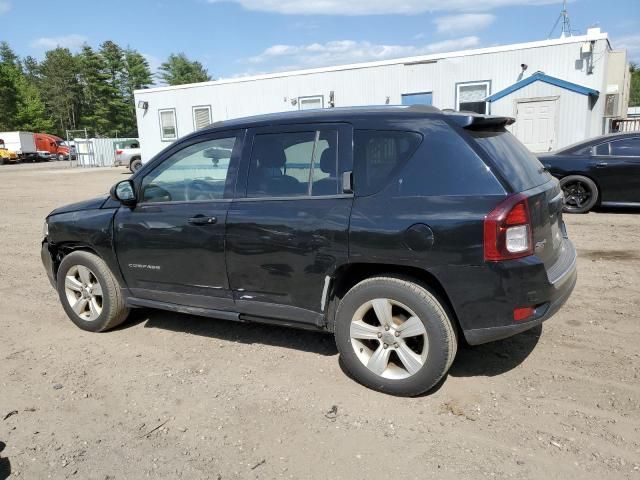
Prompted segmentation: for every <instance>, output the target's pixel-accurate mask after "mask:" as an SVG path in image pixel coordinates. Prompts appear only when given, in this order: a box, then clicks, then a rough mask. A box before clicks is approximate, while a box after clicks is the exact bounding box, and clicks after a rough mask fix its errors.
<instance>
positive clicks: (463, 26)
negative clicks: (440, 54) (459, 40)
mask: <svg viewBox="0 0 640 480" xmlns="http://www.w3.org/2000/svg"><path fill="white" fill-rule="evenodd" d="M495 19H496V17H495V15H492V14H490V13H461V14H460V15H447V16H445V17H438V18H436V19H435V20H434V21H433V23H435V24H436V27H437V29H436V30H437V32H438V33H446V34H449V35H462V34H465V33H470V32H476V31H478V30H482V29H483V28H486V27H488V26H489V25H491V24H492V23H493V21H494V20H495Z"/></svg>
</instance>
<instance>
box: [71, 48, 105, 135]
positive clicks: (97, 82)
mask: <svg viewBox="0 0 640 480" xmlns="http://www.w3.org/2000/svg"><path fill="white" fill-rule="evenodd" d="M77 64H78V80H79V82H80V86H81V89H82V101H81V110H80V112H81V113H80V124H79V126H80V128H86V129H87V130H89V133H90V134H91V135H95V136H102V135H107V134H108V131H109V130H110V128H111V121H110V119H109V109H108V102H109V99H110V96H111V93H112V90H111V87H110V85H109V83H108V82H109V80H110V78H111V77H110V75H109V73H107V66H106V62H105V61H104V58H103V57H102V55H100V54H99V53H97V52H96V51H95V50H93V49H92V48H91V47H90V46H88V45H84V46H83V47H82V51H81V52H80V53H79V54H78V56H77Z"/></svg>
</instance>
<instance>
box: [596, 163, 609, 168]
mask: <svg viewBox="0 0 640 480" xmlns="http://www.w3.org/2000/svg"><path fill="white" fill-rule="evenodd" d="M607 165H609V164H608V163H607V162H598V163H596V168H602V167H606V166H607Z"/></svg>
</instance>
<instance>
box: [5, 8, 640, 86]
mask: <svg viewBox="0 0 640 480" xmlns="http://www.w3.org/2000/svg"><path fill="white" fill-rule="evenodd" d="M561 3H562V2H561V1H558V0H108V1H106V0H58V1H51V0H0V25H2V28H0V40H6V41H8V42H9V43H10V44H11V46H12V47H13V48H14V49H15V50H16V51H17V53H18V54H19V55H21V56H26V55H33V56H35V57H42V55H43V52H44V51H45V50H46V49H47V48H52V47H55V46H56V45H62V46H67V47H69V48H71V49H72V50H77V49H78V48H79V47H80V46H81V45H82V44H83V43H84V42H87V43H88V44H90V45H92V46H97V45H99V44H100V43H101V42H103V41H104V40H114V41H115V42H117V43H119V44H120V45H122V46H127V45H129V46H131V47H133V48H135V49H137V50H138V51H140V52H142V53H143V54H144V55H146V56H147V58H148V59H149V61H150V63H151V64H152V66H153V67H157V66H158V65H159V63H160V62H161V61H163V60H164V59H165V58H166V57H167V55H168V54H169V53H171V52H184V53H186V54H187V55H188V56H189V57H190V58H192V59H196V60H199V61H201V62H202V63H203V64H204V65H205V66H206V67H207V68H208V70H209V73H210V74H211V75H213V76H214V77H216V78H220V77H232V76H237V75H244V74H255V73H264V72H270V71H277V70H287V69H295V68H311V67H318V66H325V65H335V64H344V63H353V62H358V61H368V60H382V59H386V58H394V57H402V56H410V55H419V54H423V53H435V52H442V51H453V50H461V49H467V48H475V47H486V46H492V45H499V44H509V43H517V42H526V41H534V40H543V39H545V38H547V36H548V35H549V31H550V30H551V28H552V27H553V24H554V22H555V21H556V19H557V17H558V15H559V12H560V9H561ZM614 4H615V8H612V6H613V5H614ZM568 10H569V14H570V18H571V26H572V29H573V30H574V33H575V34H579V33H584V32H585V31H586V29H587V28H588V27H590V26H599V27H600V28H601V29H602V30H603V31H605V32H608V33H609V35H610V39H611V42H612V44H613V46H614V48H618V47H625V48H627V49H628V52H629V56H630V58H631V59H632V60H635V61H637V62H640V0H616V1H615V2H614V1H612V0H607V1H604V0H573V1H570V2H569V4H568ZM558 35H559V30H558V29H557V30H556V32H555V33H554V36H558Z"/></svg>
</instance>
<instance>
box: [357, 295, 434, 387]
mask: <svg viewBox="0 0 640 480" xmlns="http://www.w3.org/2000/svg"><path fill="white" fill-rule="evenodd" d="M350 337H351V345H352V347H353V349H354V351H355V353H356V356H357V357H358V359H359V360H360V361H361V362H362V364H363V365H365V366H366V367H367V368H368V369H369V370H370V371H371V372H373V373H375V374H376V375H379V376H381V377H383V378H388V379H394V380H399V379H403V378H408V377H411V376H412V375H414V374H416V373H417V372H418V371H419V370H420V369H421V368H422V367H423V366H424V364H425V362H426V360H427V356H428V353H429V341H428V335H427V330H426V328H425V326H424V324H423V323H422V320H420V318H418V316H417V315H416V314H415V313H414V312H413V311H412V310H411V309H409V308H408V307H407V306H406V305H403V304H402V303H400V302H398V301H396V300H393V299H390V298H376V299H373V300H371V301H368V302H366V303H364V304H363V305H361V306H360V308H358V309H357V310H356V312H355V314H354V315H353V318H352V320H351V326H350Z"/></svg>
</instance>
